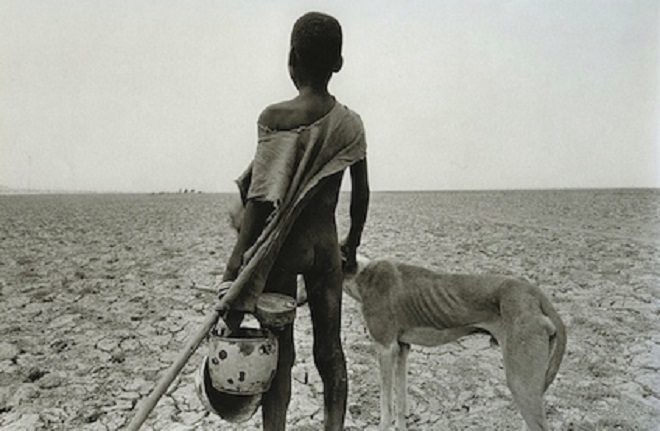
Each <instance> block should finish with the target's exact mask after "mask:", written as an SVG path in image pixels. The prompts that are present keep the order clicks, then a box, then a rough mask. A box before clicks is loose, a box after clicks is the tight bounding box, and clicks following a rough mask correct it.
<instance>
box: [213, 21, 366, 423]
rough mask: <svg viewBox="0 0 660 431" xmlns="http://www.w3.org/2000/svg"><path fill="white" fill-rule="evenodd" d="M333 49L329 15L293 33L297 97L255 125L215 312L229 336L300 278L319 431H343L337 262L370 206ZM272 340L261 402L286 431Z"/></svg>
mask: <svg viewBox="0 0 660 431" xmlns="http://www.w3.org/2000/svg"><path fill="white" fill-rule="evenodd" d="M341 44H342V33H341V27H340V25H339V23H338V22H337V20H336V19H334V18H332V17H330V16H328V15H324V14H321V13H308V14H305V15H303V16H302V17H301V18H299V19H298V20H297V21H296V23H295V24H294V27H293V31H292V34H291V49H290V53H289V74H290V76H291V80H292V81H293V83H294V85H295V87H296V89H297V90H298V95H297V96H296V97H295V98H293V99H291V100H287V101H284V102H281V103H277V104H274V105H271V106H269V107H267V108H266V109H265V110H264V111H263V112H262V113H261V115H260V116H259V120H258V125H259V144H258V147H257V152H256V155H255V158H254V160H253V162H252V163H251V165H250V167H249V168H248V170H247V171H246V173H245V174H244V175H243V176H242V177H241V178H240V179H239V181H238V183H239V188H240V190H241V197H242V199H243V203H244V204H245V212H244V216H243V220H242V222H241V229H240V232H239V236H238V240H237V242H236V245H235V247H234V250H233V252H232V255H231V257H230V259H229V261H228V263H227V268H226V271H225V274H224V276H223V284H222V285H221V289H220V294H221V298H220V302H219V303H218V305H217V308H218V309H219V310H220V311H221V312H222V313H224V314H223V318H224V320H225V322H226V324H227V326H228V327H229V329H230V330H232V329H235V328H237V327H238V325H240V321H241V319H242V315H243V313H245V312H252V311H254V307H255V304H256V299H257V298H258V296H259V294H260V293H261V292H263V291H268V292H278V293H284V294H287V295H289V296H291V297H295V296H296V275H297V274H302V275H303V277H304V279H305V286H306V289H307V295H308V303H309V307H310V311H311V316H312V325H313V332H314V362H315V364H316V367H317V369H318V371H319V374H320V375H321V379H322V381H323V387H324V425H325V429H326V430H340V429H343V423H344V416H345V412H346V396H347V390H348V386H347V377H346V362H345V359H344V353H343V350H342V346H341V340H340V325H341V294H342V287H341V284H342V280H343V273H342V260H343V265H344V266H345V269H346V270H350V269H351V267H354V266H355V253H356V249H357V247H358V245H359V244H360V238H361V235H362V229H363V227H364V223H365V220H366V214H367V207H368V202H369V186H368V179H367V163H366V143H365V139H364V129H363V127H362V122H361V120H360V118H359V116H358V115H357V114H355V113H354V112H352V111H350V110H349V109H348V108H347V107H345V106H343V105H341V104H339V103H338V102H337V101H336V100H335V98H334V97H333V96H332V95H331V94H330V93H329V92H328V82H329V81H330V78H331V76H332V74H333V73H335V72H339V70H340V69H341V67H342V62H343V59H342V56H341ZM347 167H350V172H351V180H352V195H351V206H350V214H351V227H350V231H349V233H348V235H347V237H346V239H345V240H344V241H343V242H342V244H341V246H340V244H339V241H338V238H337V228H336V223H335V209H336V206H337V200H338V196H339V189H340V185H341V181H342V177H343V172H344V170H345V169H346V168H347ZM276 335H277V336H278V340H279V358H278V368H277V372H276V374H275V377H274V380H273V382H272V385H271V388H270V390H269V391H268V392H267V393H265V394H264V395H263V398H262V414H263V426H264V429H265V430H283V429H285V426H286V410H287V406H288V404H289V400H290V398H291V367H292V366H293V362H294V345H293V325H287V326H286V327H285V328H284V329H282V330H279V331H277V332H276Z"/></svg>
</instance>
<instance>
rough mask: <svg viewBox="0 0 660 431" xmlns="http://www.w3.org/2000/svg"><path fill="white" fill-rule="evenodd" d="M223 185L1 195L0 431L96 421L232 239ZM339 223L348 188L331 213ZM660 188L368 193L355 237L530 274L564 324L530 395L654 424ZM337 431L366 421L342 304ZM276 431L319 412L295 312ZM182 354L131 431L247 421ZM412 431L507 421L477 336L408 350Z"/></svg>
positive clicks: (124, 399)
mask: <svg viewBox="0 0 660 431" xmlns="http://www.w3.org/2000/svg"><path fill="white" fill-rule="evenodd" d="M232 198H233V197H232V196H229V195H154V196H149V195H77V196H52V195H50V196H48V195H47V196H0V289H1V290H0V295H1V296H0V301H1V303H0V304H1V305H0V316H2V317H1V318H0V334H2V338H1V340H0V428H1V429H3V430H13V429H16V430H23V429H28V430H31V429H49V430H50V429H80V430H106V429H110V430H114V429H119V428H122V427H123V426H124V425H126V424H127V422H128V421H129V420H130V418H131V417H132V415H133V413H134V408H135V405H136V402H137V401H138V400H139V399H140V398H141V397H143V396H145V395H146V394H148V393H149V391H150V389H151V387H152V385H153V384H154V382H155V381H156V379H157V378H158V377H159V375H160V374H161V372H162V371H163V370H165V369H166V368H167V367H168V365H169V364H170V363H171V361H172V359H173V358H174V357H175V356H176V355H177V353H178V351H179V349H180V348H181V347H182V345H183V344H184V343H185V340H186V339H187V337H188V336H189V335H190V334H192V333H193V332H195V331H196V329H197V327H198V325H199V323H200V322H201V321H202V320H203V318H204V315H205V312H206V311H207V310H208V308H209V305H210V304H211V300H212V296H211V295H210V294H209V293H207V292H206V291H203V290H200V289H199V288H198V286H204V285H211V284H213V283H214V281H216V279H217V278H218V276H219V274H220V273H221V271H222V269H223V265H224V261H225V259H226V258H227V256H228V254H229V251H230V248H231V246H232V245H233V241H234V235H233V233H232V232H231V231H230V230H229V229H228V228H227V224H226V213H225V211H226V208H227V205H228V204H229V202H230V201H231V199H232ZM340 211H341V214H340V216H341V220H342V225H341V227H342V230H345V227H346V220H345V219H346V216H345V214H346V213H347V209H346V202H345V201H343V202H342V205H341V208H340ZM659 216H660V192H658V191H657V190H656V191H651V190H646V191H626V190H622V191H546V192H538V191H535V192H468V193H463V192H461V193H459V192H456V193H377V194H374V195H373V199H372V206H371V212H370V215H369V221H368V225H367V230H366V232H365V238H364V244H363V247H362V251H363V252H366V253H367V254H368V255H370V256H371V257H392V258H394V259H398V260H402V261H406V262H410V263H414V264H419V265H423V266H427V267H429V268H433V269H437V270H444V271H456V272H498V273H505V274H513V275H518V276H522V277H525V278H527V279H529V280H532V281H534V282H536V283H538V284H539V285H540V286H541V287H542V288H543V289H544V290H545V291H546V292H547V293H548V295H549V296H550V297H551V299H552V300H553V302H554V303H555V305H556V307H557V309H558V310H559V312H560V313H561V314H562V316H563V317H564V320H565V321H566V323H567V325H568V330H569V344H568V351H567V355H566V357H565V359H564V362H563V364H562V367H561V369H560V372H559V375H558V378H557V380H556V381H555V383H554V384H553V385H552V386H551V387H550V389H549V391H548V393H547V396H546V404H547V411H548V418H549V421H550V423H551V425H552V427H553V428H554V429H561V430H601V429H602V430H610V429H612V430H652V429H659V428H658V426H657V424H658V423H660V376H659V374H658V370H659V368H660V333H659V332H658V315H659V313H660V301H659V296H660V292H659V290H658V282H659V281H660V265H659V263H660V225H659V221H658V220H660V218H659ZM344 306H345V309H344V310H345V312H344V320H343V339H344V346H345V351H346V355H347V360H348V367H349V377H350V396H349V408H348V419H347V429H352V430H362V429H370V428H371V429H373V428H374V427H375V426H376V424H377V422H378V388H377V382H378V377H377V365H376V362H375V358H374V356H373V352H372V347H371V345H370V343H369V340H368V337H367V335H366V333H365V330H364V326H363V323H362V320H361V317H360V315H359V312H358V308H357V307H356V304H355V303H353V302H352V301H351V300H350V299H349V298H346V299H345V301H344ZM296 337H297V340H296V343H297V344H296V345H297V358H298V359H297V363H296V366H295V369H294V376H295V377H294V396H293V400H292V404H291V407H290V410H289V423H290V429H293V430H317V429H320V427H321V424H322V395H321V384H320V380H319V377H318V374H317V373H316V370H315V369H314V366H313V362H312V357H311V328H310V319H309V312H308V310H307V308H306V307H301V308H300V309H299V312H298V317H297V322H296ZM201 354H202V353H201V352H197V353H196V354H195V355H194V356H193V358H192V359H191V361H190V362H189V363H188V365H187V366H186V367H185V368H184V371H183V373H182V375H181V376H180V378H179V379H177V380H176V381H175V383H174V384H173V386H172V387H171V388H170V390H169V391H168V393H167V394H166V395H165V396H164V397H163V398H162V399H161V401H160V402H159V404H158V406H157V407H156V409H155V410H154V412H153V413H152V415H151V416H150V418H149V420H148V422H147V424H146V426H145V429H155V430H163V429H164V430H178V429H202V430H204V429H230V430H233V429H236V430H238V429H255V428H258V427H259V425H260V418H259V415H258V414H257V415H255V417H254V418H253V419H252V420H251V421H250V422H248V423H247V424H243V425H242V426H240V427H239V426H234V425H230V424H227V423H224V422H222V421H221V420H220V419H219V418H217V417H215V416H213V415H209V414H207V413H206V412H205V411H204V410H203V408H202V406H201V404H200V402H199V401H198V399H197V398H196V396H195V393H194V388H193V384H192V376H193V372H194V370H195V368H196V366H197V365H198V363H199V361H200V358H201ZM409 381H410V390H409V398H410V400H411V401H410V404H411V406H410V415H409V418H408V424H409V428H410V429H424V430H425V429H434V430H435V429H447V430H463V429H470V430H483V429H493V430H505V429H519V426H520V422H521V419H520V418H519V415H518V413H517V412H516V410H515V409H514V406H513V404H512V401H511V396H510V394H509V392H508V390H507V388H506V386H505V384H504V374H503V369H502V365H501V354H500V351H499V349H498V348H491V347H489V342H488V338H486V337H483V336H475V337H472V338H467V339H463V340H462V341H461V342H460V343H455V344H452V345H449V346H444V347H441V348H435V349H427V348H414V349H413V353H412V354H411V357H410V371H409Z"/></svg>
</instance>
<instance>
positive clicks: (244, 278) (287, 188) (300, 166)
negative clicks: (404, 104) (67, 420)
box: [225, 102, 366, 312]
mask: <svg viewBox="0 0 660 431" xmlns="http://www.w3.org/2000/svg"><path fill="white" fill-rule="evenodd" d="M365 156H366V140H365V135H364V127H363V125H362V120H361V119H360V117H359V115H357V114H356V113H355V112H353V111H351V110H350V109H349V108H348V107H346V106H344V105H342V104H340V103H339V102H335V105H334V106H333V108H332V109H331V110H330V112H328V113H327V114H326V115H325V116H323V117H322V118H320V119H319V120H317V121H315V122H314V123H312V124H310V125H308V126H302V127H298V128H296V129H292V130H271V129H268V128H266V127H263V126H259V140H258V145H257V152H256V154H255V157H254V159H253V160H252V162H251V163H250V165H249V166H248V168H247V169H246V170H245V172H244V173H243V175H241V176H240V177H239V178H238V179H237V180H236V183H237V185H238V188H239V191H240V194H241V199H242V201H243V204H245V203H246V202H247V200H249V199H256V200H259V201H265V202H270V203H272V205H273V208H274V210H273V212H272V213H271V215H270V216H269V218H268V220H267V221H266V225H265V227H264V229H263V231H262V233H261V235H260V236H259V237H258V238H257V240H256V241H255V243H254V244H253V245H252V246H251V247H250V248H249V249H248V250H247V251H246V252H245V253H244V254H243V260H242V266H241V269H240V271H239V273H238V277H237V278H236V280H234V282H233V284H232V286H231V287H230V288H229V290H228V291H227V293H226V295H225V300H226V301H227V303H228V304H229V306H230V307H231V309H233V310H237V311H244V312H253V311H254V309H255V307H256V303H257V300H258V298H259V295H261V293H262V292H263V290H264V288H265V285H266V280H267V278H268V274H269V273H270V270H271V268H272V266H273V264H274V262H275V260H276V259H277V256H278V254H279V252H280V249H281V248H282V245H283V243H284V241H285V240H286V237H287V235H288V233H289V231H290V230H291V227H292V226H293V224H294V223H295V221H296V219H297V218H298V216H299V215H300V213H301V211H302V210H303V209H304V208H305V206H306V205H307V203H308V202H309V200H310V199H311V198H312V196H313V195H314V193H315V192H316V191H317V189H318V187H317V186H318V185H319V182H320V181H321V180H323V179H324V178H326V177H328V176H330V175H333V174H336V173H338V172H341V171H343V170H344V169H346V168H347V167H348V166H350V165H352V164H353V163H355V162H357V161H359V160H361V159H363V158H364V157H365Z"/></svg>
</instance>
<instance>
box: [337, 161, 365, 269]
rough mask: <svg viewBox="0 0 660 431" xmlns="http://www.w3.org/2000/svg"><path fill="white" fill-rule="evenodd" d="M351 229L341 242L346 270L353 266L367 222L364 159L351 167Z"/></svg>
mask: <svg viewBox="0 0 660 431" xmlns="http://www.w3.org/2000/svg"><path fill="white" fill-rule="evenodd" d="M350 170H351V208H350V213H351V228H350V230H349V231H348V235H347V236H346V239H345V240H344V241H343V242H342V254H343V255H344V258H345V259H346V269H347V270H349V271H350V270H351V269H352V268H353V267H354V266H355V252H356V249H357V248H358V246H359V245H360V240H361V238H362V230H363V229H364V223H365V221H366V220H367V210H368V208H369V176H368V175H367V159H366V158H364V159H362V160H360V161H358V162H356V163H354V164H353V165H351V169H350Z"/></svg>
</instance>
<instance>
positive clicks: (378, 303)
mask: <svg viewBox="0 0 660 431" xmlns="http://www.w3.org/2000/svg"><path fill="white" fill-rule="evenodd" d="M344 291H345V292H346V293H348V294H349V295H350V296H351V297H352V298H354V299H356V300H357V301H358V302H360V303H361V307H362V314H363V316H364V320H365V322H366V326H367V329H368V331H369V334H370V335H371V337H372V338H373V340H374V342H375V346H376V351H377V353H378V361H379V364H380V377H381V395H380V429H389V428H390V427H391V426H392V416H393V406H392V401H393V399H392V395H393V386H394V387H395V388H396V419H395V427H396V429H401V430H403V429H405V427H406V414H407V411H406V410H407V403H406V397H407V394H406V392H407V389H406V373H407V369H406V362H407V357H408V353H409V351H410V345H411V344H415V345H421V346H428V347H431V346H439V345H442V344H445V343H449V342H452V341H455V340H457V339H459V338H461V337H463V336H466V335H470V334H475V333H484V332H486V333H489V334H490V335H491V336H492V337H493V338H494V339H495V341H496V342H497V343H498V344H499V345H500V346H501V348H502V352H503V356H504V368H505V374H506V382H507V385H508V387H509V389H510V390H511V393H512V394H513V399H514V401H515V403H516V404H517V406H518V408H519V410H520V413H521V414H522V417H523V419H524V424H523V427H524V425H525V424H526V425H527V429H528V430H531V431H543V430H547V429H548V425H547V421H546V416H545V409H544V405H543V394H544V393H545V391H546V390H547V388H548V386H549V385H550V384H551V383H552V381H553V380H554V378H555V376H556V374H557V371H558V370H559V365H560V363H561V360H562V357H563V355H564V351H565V349H566V328H565V326H564V324H563V323H562V321H561V319H560V317H559V315H558V314H557V311H556V310H555V308H554V307H553V306H552V304H551V303H550V301H549V300H548V298H547V297H546V296H545V295H544V294H543V292H542V291H541V290H540V289H539V288H538V287H536V286H534V285H532V284H530V283H528V282H526V281H524V280H519V279H515V278H511V277H505V276H499V275H468V274H445V273H436V272H433V271H430V270H428V269H424V268H420V267H417V266H412V265H405V264H401V263H394V262H391V261H387V260H377V261H372V262H369V261H368V259H366V258H365V257H364V256H358V261H357V270H356V272H355V273H353V274H346V275H345V280H344Z"/></svg>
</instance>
